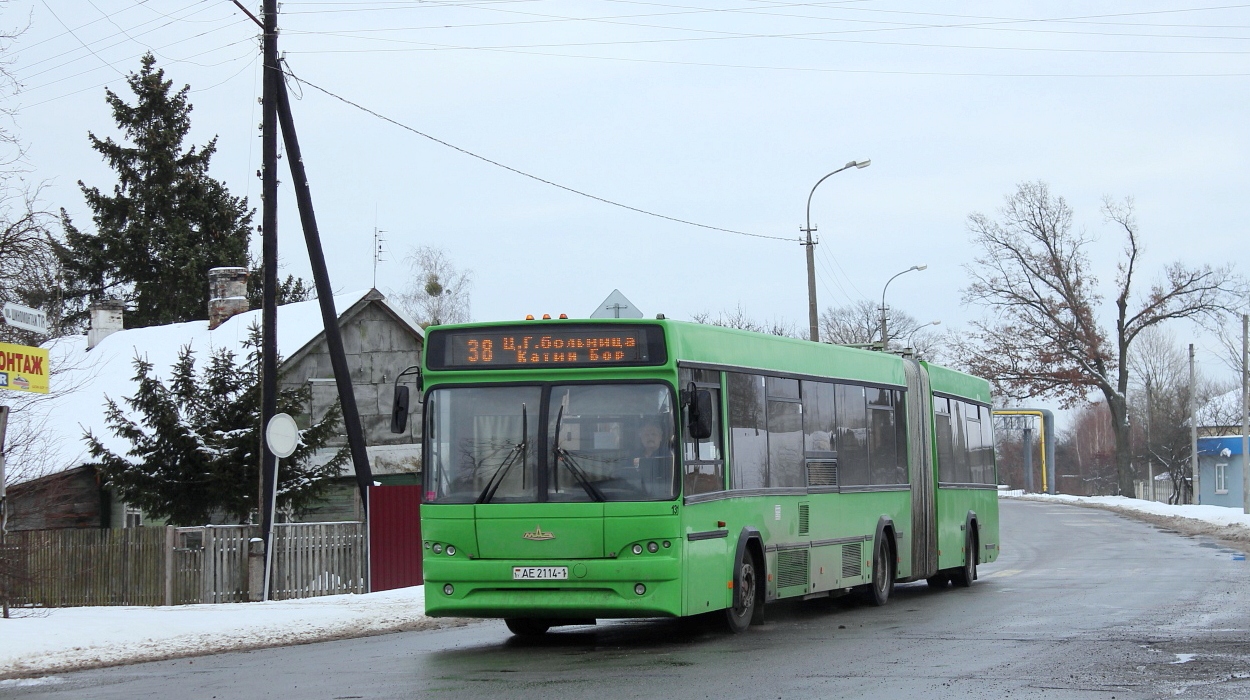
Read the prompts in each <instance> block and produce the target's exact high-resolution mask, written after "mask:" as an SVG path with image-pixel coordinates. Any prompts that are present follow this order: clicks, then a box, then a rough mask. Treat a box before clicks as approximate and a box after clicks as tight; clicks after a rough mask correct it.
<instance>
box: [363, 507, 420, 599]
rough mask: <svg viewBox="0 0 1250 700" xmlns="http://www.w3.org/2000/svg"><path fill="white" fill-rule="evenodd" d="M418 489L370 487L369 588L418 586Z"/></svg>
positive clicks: (384, 588)
mask: <svg viewBox="0 0 1250 700" xmlns="http://www.w3.org/2000/svg"><path fill="white" fill-rule="evenodd" d="M423 581H424V579H423V578H422V577H421V486H420V485H410V486H371V487H369V588H370V590H374V591H389V590H391V589H393V588H403V587H405V586H419V585H421V583H423Z"/></svg>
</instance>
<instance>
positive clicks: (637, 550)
mask: <svg viewBox="0 0 1250 700" xmlns="http://www.w3.org/2000/svg"><path fill="white" fill-rule="evenodd" d="M634 554H642V545H640V544H636V545H634Z"/></svg>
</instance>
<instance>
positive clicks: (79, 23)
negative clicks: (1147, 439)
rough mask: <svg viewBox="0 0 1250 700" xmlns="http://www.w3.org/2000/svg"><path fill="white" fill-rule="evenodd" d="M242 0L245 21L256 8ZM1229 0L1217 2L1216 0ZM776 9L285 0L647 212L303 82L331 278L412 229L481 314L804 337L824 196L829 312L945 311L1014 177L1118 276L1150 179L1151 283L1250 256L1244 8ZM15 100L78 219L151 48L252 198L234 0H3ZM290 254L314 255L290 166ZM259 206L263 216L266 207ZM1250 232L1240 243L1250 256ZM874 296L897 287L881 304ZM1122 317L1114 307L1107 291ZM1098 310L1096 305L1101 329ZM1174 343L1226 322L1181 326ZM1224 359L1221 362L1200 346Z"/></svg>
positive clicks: (377, 63)
mask: <svg viewBox="0 0 1250 700" xmlns="http://www.w3.org/2000/svg"><path fill="white" fill-rule="evenodd" d="M244 4H245V6H248V7H249V8H250V9H253V10H256V9H257V8H256V7H253V6H258V3H257V2H255V0H246V1H245V2H244ZM1217 5H1218V6H1217ZM935 7H937V6H935V5H934V4H933V3H922V2H901V1H899V2H888V1H887V2H871V1H859V2H855V1H846V2H786V1H784V0H665V1H662V2H660V1H656V2H653V1H649V0H583V1H582V2H573V1H571V0H480V1H467V0H426V1H424V2H417V1H411V0H360V1H357V2H328V1H315V0H314V1H307V2H293V1H288V2H284V3H282V12H281V14H280V19H279V23H280V26H281V27H282V30H283V31H282V34H281V37H280V40H279V45H280V47H281V50H282V51H284V52H285V53H286V57H287V61H288V65H289V67H290V69H291V70H292V71H293V72H294V73H295V74H296V75H297V76H299V77H301V78H304V79H306V80H307V81H310V82H311V83H314V84H316V85H318V86H320V87H322V88H324V89H326V90H328V91H330V92H333V93H336V94H338V95H340V96H342V97H344V98H346V99H349V100H352V101H354V102H357V103H359V104H360V105H362V106H364V107H367V108H369V109H372V110H374V111H376V112H378V113H380V114H382V115H385V116H386V117H389V118H391V119H393V120H395V121H397V122H400V123H402V124H405V125H407V126H409V127H412V128H413V129H416V130H419V131H422V132H424V133H426V134H429V135H431V136H434V137H437V138H439V139H442V140H444V141H446V142H448V143H451V144H454V145H456V146H459V147H461V148H464V149H467V150H470V151H473V152H475V153H478V154H481V155H483V156H485V157H488V158H491V159H494V160H496V161H499V162H501V163H504V164H507V165H509V166H512V167H514V168H517V169H520V170H523V171H526V172H528V173H532V174H534V175H536V176H539V177H542V178H545V179H548V180H551V181H554V182H557V183H560V184H562V185H566V186H568V187H572V188H575V189H579V190H582V191H585V192H588V193H591V194H594V195H597V196H600V197H604V198H607V199H611V200H614V201H617V202H620V203H623V204H627V205H629V206H632V207H637V208H640V209H645V210H649V211H653V212H656V213H660V214H664V215H666V216H671V217H676V218H680V219H685V220H689V221H693V222H698V223H702V224H707V225H709V226H714V227H720V228H726V229H733V230H737V231H743V232H749V233H754V234H760V235H763V236H776V237H781V238H785V239H789V240H771V239H765V238H755V237H747V236H741V235H735V234H731V233H724V232H717V231H712V230H708V229H702V228H697V227H693V226H688V225H683V224H679V223H674V222H672V221H667V220H664V219H659V218H654V217H650V216H645V215H642V214H639V213H636V212H633V211H628V210H625V209H622V208H618V207H614V206H609V205H606V204H603V203H601V202H598V201H594V200H591V199H587V198H584V197H579V196H577V195H574V194H570V193H569V192H566V191H563V190H560V189H557V188H554V187H551V186H549V185H544V184H541V183H539V182H535V181H534V180H530V179H526V178H524V177H522V176H519V175H517V174H514V173H512V172H508V171H506V170H503V169H500V168H498V167H495V166H492V165H489V164H487V163H484V162H482V161H480V160H475V159H473V158H470V157H468V156H466V155H464V154H462V153H459V152H457V151H454V150H451V149H449V148H447V147H446V146H443V145H439V144H437V143H434V142H432V141H430V140H427V139H425V138H422V137H420V136H418V135H416V134H414V133H411V132H409V131H405V130H403V129H401V128H398V127H396V126H394V125H393V124H389V123H386V122H384V121H381V120H380V119H378V118H377V117H375V116H371V115H370V114H367V113H365V112H363V111H361V110H359V109H357V108H355V107H351V106H349V105H346V104H344V103H343V102H340V101H337V100H335V99H333V98H331V97H329V96H327V95H326V94H323V93H321V92H319V91H317V90H315V89H313V88H311V87H307V86H305V87H303V88H302V89H301V88H300V87H298V86H293V90H294V91H295V93H296V94H299V93H300V92H302V99H299V100H297V101H296V102H294V104H293V110H294V118H295V121H296V125H297V128H298V130H299V135H300V140H301V145H302V147H303V151H304V154H305V162H306V165H307V167H308V172H309V177H310V179H311V182H312V193H313V197H314V201H315V205H316V208H317V215H318V220H319V223H320V226H321V231H322V236H323V241H324V244H325V248H326V252H327V257H328V262H329V266H330V274H331V279H332V281H333V284H334V286H335V288H336V289H338V290H350V289H357V288H364V287H368V286H369V285H370V284H371V276H372V274H373V268H372V251H371V242H372V232H373V228H374V226H375V223H376V225H377V226H378V227H379V228H381V229H384V230H385V231H386V232H387V233H386V234H385V236H386V256H385V261H384V262H382V263H381V264H380V266H379V267H378V271H377V275H378V287H380V288H382V289H383V291H388V292H390V291H395V290H398V289H400V288H402V286H403V285H404V282H405V272H406V268H405V266H404V264H403V259H404V256H405V255H406V253H407V252H408V251H409V250H410V249H411V248H412V247H414V246H417V245H433V246H438V247H441V248H444V249H445V250H446V251H447V252H448V253H449V255H450V256H451V257H452V258H453V259H454V260H455V261H456V262H457V263H458V264H459V265H461V266H463V267H467V268H470V269H471V270H472V271H473V275H474V280H475V282H474V291H473V317H474V318H475V319H476V320H494V319H512V318H521V317H523V316H524V315H525V314H527V313H534V314H542V313H544V312H546V313H551V314H553V315H554V314H558V313H561V312H565V313H568V314H570V315H571V316H575V317H576V316H586V315H589V314H590V313H591V311H593V310H594V309H595V307H596V305H597V304H598V303H599V302H600V300H602V299H603V298H604V297H606V296H607V295H608V293H609V292H611V291H612V289H613V288H619V289H620V290H621V291H622V292H623V293H624V294H625V295H626V296H627V297H629V298H630V299H631V300H633V301H634V302H635V303H636V304H637V305H638V306H639V307H640V308H641V309H642V310H643V311H644V312H645V313H646V314H648V315H653V314H655V313H660V312H662V313H665V314H667V315H668V316H669V317H670V318H689V317H690V316H691V315H692V314H695V313H699V312H705V311H706V312H712V313H713V314H715V313H716V312H719V311H721V310H724V309H731V308H733V307H735V306H737V305H739V304H741V306H742V308H743V309H744V310H745V311H746V312H747V313H748V314H750V315H752V316H754V317H757V318H761V319H772V318H777V319H782V320H788V321H792V322H794V324H795V326H796V327H797V328H799V329H802V328H804V327H805V326H806V309H807V306H806V304H807V301H806V276H805V266H804V257H803V249H802V247H801V246H799V245H798V244H797V238H798V236H799V227H800V226H801V225H802V224H803V221H804V207H805V203H806V200H807V196H808V192H809V191H810V190H811V187H812V185H813V184H814V183H815V182H816V181H817V180H818V179H820V177H821V176H823V175H825V174H826V173H827V172H829V171H831V170H834V169H836V168H837V167H839V166H841V165H842V164H844V163H846V162H847V161H849V160H856V159H865V158H871V159H872V166H871V167H869V168H866V169H863V170H855V169H852V170H849V171H846V172H843V173H840V174H838V175H836V176H834V177H833V178H831V179H829V180H828V181H826V182H825V183H824V184H822V185H821V186H820V189H818V190H817V192H816V194H815V197H814V199H813V201H812V221H813V222H814V223H815V224H817V226H818V229H819V230H818V236H819V238H820V245H819V246H817V273H818V284H817V289H818V297H819V303H820V306H821V308H822V309H823V308H825V307H827V306H829V305H843V304H847V303H849V302H850V301H851V300H855V299H861V298H869V299H876V300H879V299H880V295H881V289H882V285H883V284H884V283H885V281H886V280H887V279H888V278H889V277H890V276H891V275H893V274H894V273H896V272H899V271H901V270H903V269H906V268H907V267H910V266H912V265H916V264H922V263H923V264H927V265H928V266H929V267H928V270H926V271H924V272H914V273H911V274H909V275H906V276H904V277H901V278H899V279H898V280H896V281H895V282H894V283H893V284H892V285H891V286H890V294H889V296H890V303H891V305H893V306H896V307H901V308H903V309H905V310H906V311H908V312H909V313H911V314H912V315H914V316H916V317H917V318H918V319H920V320H922V321H928V320H941V321H942V323H943V325H942V327H943V328H944V329H956V330H957V329H959V328H960V327H962V326H964V324H965V323H966V321H967V320H968V319H969V318H972V317H975V316H977V315H979V314H980V313H981V312H980V310H979V309H976V308H968V307H964V306H961V303H960V298H961V294H960V290H961V287H962V286H963V285H964V284H965V282H966V275H965V273H964V270H963V267H962V266H963V265H964V264H966V263H968V262H969V261H970V260H971V258H972V257H973V256H974V254H975V251H974V249H973V247H972V245H971V243H970V241H969V234H968V229H967V223H966V221H967V216H968V214H969V213H971V212H974V211H981V212H985V213H992V212H994V210H995V209H996V208H997V207H999V206H1000V205H1001V203H1002V200H1003V197H1004V195H1006V194H1008V193H1010V192H1012V191H1013V190H1014V189H1015V186H1016V183H1018V182H1021V181H1025V180H1038V179H1040V180H1044V181H1046V182H1048V183H1049V184H1050V185H1051V187H1052V190H1053V191H1054V192H1055V193H1057V194H1060V195H1062V196H1064V197H1066V198H1067V200H1068V201H1069V203H1070V204H1071V205H1072V207H1073V208H1074V209H1075V212H1076V220H1077V221H1078V223H1079V225H1080V226H1083V227H1085V228H1086V229H1087V230H1088V231H1090V232H1091V233H1094V234H1096V235H1097V236H1098V237H1099V240H1098V242H1097V244H1096V245H1095V248H1094V250H1093V251H1092V253H1093V255H1094V264H1095V267H1096V270H1097V272H1098V275H1099V277H1100V279H1102V280H1103V281H1105V282H1111V281H1112V279H1113V278H1114V274H1115V261H1116V254H1117V252H1118V251H1119V250H1120V247H1121V245H1122V239H1121V238H1120V237H1118V236H1117V235H1116V233H1115V230H1114V229H1113V228H1112V227H1110V226H1107V225H1106V224H1105V223H1104V222H1103V220H1102V217H1101V215H1100V213H1099V205H1100V202H1101V200H1102V198H1103V197H1104V196H1105V195H1110V196H1113V197H1116V198H1122V197H1125V196H1132V197H1134V198H1135V199H1136V203H1137V210H1138V218H1139V221H1140V224H1141V231H1142V235H1143V239H1144V242H1145V245H1146V255H1145V257H1144V261H1143V269H1144V270H1145V271H1147V272H1148V276H1154V274H1155V272H1156V271H1158V270H1159V269H1161V267H1162V266H1163V265H1164V264H1166V263H1167V262H1170V261H1173V260H1183V261H1185V262H1187V263H1191V264H1199V263H1214V264H1223V263H1226V262H1231V263H1235V264H1236V265H1237V266H1238V267H1239V269H1240V271H1241V272H1243V273H1244V272H1245V271H1246V263H1247V259H1246V258H1247V254H1246V252H1245V251H1246V246H1245V244H1244V241H1245V224H1244V222H1246V220H1247V218H1248V217H1247V214H1248V213H1250V212H1248V211H1247V210H1248V208H1250V200H1248V199H1247V197H1246V196H1245V193H1246V191H1247V185H1248V184H1250V182H1248V179H1250V171H1248V169H1247V166H1246V163H1247V161H1248V158H1247V156H1248V155H1250V154H1248V153H1247V128H1246V123H1247V109H1246V106H1247V101H1248V100H1250V91H1248V90H1247V87H1248V82H1250V81H1248V78H1250V60H1248V58H1250V5H1220V4H1217V3H1210V2H1207V3H1204V2H1200V1H1198V0H1190V1H1188V2H1182V1H1180V0H1174V1H1173V2H1137V3H1131V4H1130V3H1123V2H1106V1H1096V2H1089V1H1086V2H1056V3H1048V4H1041V3H1001V2H954V3H942V4H941V5H940V9H941V13H940V14H938V13H935V12H934V11H933V9H934V8H935ZM3 17H4V18H5V20H6V21H5V24H6V25H7V26H19V25H25V24H26V23H27V21H28V19H29V29H27V30H26V32H25V33H24V34H22V35H21V36H20V37H19V38H18V39H17V40H16V41H15V42H14V43H13V44H12V46H11V47H10V48H9V50H8V51H7V55H8V56H9V57H10V58H11V60H12V64H11V65H10V70H11V71H12V72H13V74H14V75H15V76H16V77H17V78H18V79H19V80H20V81H21V83H22V91H21V92H20V94H18V95H17V96H16V97H14V98H11V99H10V100H9V104H10V105H12V106H14V107H15V108H16V109H17V117H16V119H17V131H18V133H19V134H20V136H21V137H22V138H23V140H24V141H25V142H26V143H27V144H28V146H29V154H28V161H29V166H30V169H31V177H32V179H33V180H35V181H42V182H46V183H47V187H46V189H44V191H43V195H44V201H45V204H46V205H48V206H49V207H53V208H58V207H64V208H65V209H67V210H68V211H69V213H70V214H71V215H72V216H73V217H74V219H75V221H76V222H77V223H78V224H79V225H80V226H84V225H88V224H89V220H90V217H89V213H88V211H87V209H86V207H85V206H84V204H83V199H82V196H81V194H80V192H79V191H78V188H77V184H76V183H77V181H78V180H80V179H81V180H83V181H84V182H86V183H87V184H88V185H93V186H100V187H102V188H107V187H111V186H112V184H113V182H114V179H113V177H112V173H111V172H110V171H109V170H108V169H107V168H106V167H105V166H104V164H103V163H102V162H101V160H100V158H99V157H98V155H97V154H96V153H95V152H94V151H92V150H91V149H90V147H89V144H88V142H87V131H88V130H91V131H93V132H94V133H96V134H97V135H100V136H103V135H106V134H113V133H114V127H113V122H112V119H111V115H110V113H109V110H108V108H107V105H106V104H105V102H104V99H103V98H104V88H105V86H108V87H110V88H112V89H113V90H115V91H118V92H121V93H122V94H123V95H124V96H129V94H130V93H129V91H128V90H127V88H126V86H125V83H124V79H123V76H124V74H126V73H128V72H130V71H133V70H137V68H138V65H139V57H140V56H141V55H142V53H144V52H145V51H148V50H151V51H153V52H154V53H155V54H156V55H157V58H158V66H160V67H163V68H164V69H165V71H166V74H167V76H168V77H169V78H171V79H172V80H173V81H174V82H175V85H176V86H181V85H183V84H190V85H191V88H192V91H191V101H192V103H193V104H194V106H195V110H194V112H193V114H192V121H193V129H192V134H191V139H190V140H191V142H192V143H195V144H202V143H204V142H205V141H206V140H208V139H209V138H211V137H213V136H214V135H216V136H217V137H218V139H219V140H218V155H217V156H216V158H215V160H214V164H213V174H214V175H215V176H216V177H217V178H219V179H221V180H224V181H225V183H226V184H227V186H228V187H229V188H230V189H231V190H232V192H234V193H235V194H239V195H247V196H248V197H249V199H250V201H251V203H252V204H253V205H254V206H259V204H260V202H259V196H258V194H259V190H260V183H259V180H258V179H257V178H256V175H255V174H256V171H257V170H258V168H259V163H260V140H259V138H258V135H259V131H258V130H257V124H258V123H259V121H260V108H259V105H258V104H257V98H258V97H259V95H260V80H259V77H260V61H259V56H258V49H259V41H258V37H257V27H256V26H255V25H254V24H253V23H252V22H251V21H250V20H249V19H247V18H246V17H245V16H244V14H243V13H242V12H241V11H240V10H239V9H238V8H236V7H235V6H234V5H233V4H232V3H231V2H230V0H199V1H197V0H161V1H159V2H158V1H157V0H148V1H147V2H141V1H139V0H46V2H45V0H34V1H33V2H32V1H31V0H10V2H9V3H8V5H7V6H6V7H5V8H4V10H3ZM281 177H282V179H283V181H284V182H283V185H282V187H283V198H282V201H281V202H280V206H281V213H280V232H281V234H280V235H281V243H280V246H281V251H282V252H281V255H282V261H283V264H284V266H285V271H287V272H292V273H295V274H298V275H304V276H308V275H309V272H308V269H309V268H308V262H307V256H306V254H305V252H304V249H303V241H302V237H301V234H300V229H299V221H298V217H297V213H296V209H295V206H294V199H293V197H292V195H291V190H290V188H289V180H290V178H289V173H287V172H286V170H285V164H283V171H282V175H281ZM257 221H258V222H259V216H257ZM1239 244H1240V245H1239ZM877 303H879V301H878V302H877ZM1108 310H1110V309H1108ZM1107 320H1108V322H1109V321H1110V318H1108V319H1107ZM1174 330H1175V332H1176V335H1177V341H1178V343H1187V342H1191V341H1193V340H1197V342H1199V344H1200V346H1201V347H1203V348H1204V349H1206V350H1214V349H1215V348H1216V347H1217V346H1216V343H1215V342H1214V341H1213V340H1212V339H1211V338H1207V337H1200V336H1197V335H1195V334H1194V333H1193V331H1192V329H1191V328H1190V327H1188V326H1177V327H1176V328H1175V329H1174ZM1200 358H1201V360H1202V362H1203V364H1204V366H1206V367H1208V368H1209V369H1210V370H1211V371H1213V372H1216V373H1218V372H1220V371H1223V370H1222V369H1221V367H1220V366H1219V363H1218V360H1217V359H1216V357H1215V355H1213V354H1211V353H1210V352H1204V354H1202V355H1201V356H1200Z"/></svg>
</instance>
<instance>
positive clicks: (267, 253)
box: [256, 0, 280, 600]
mask: <svg viewBox="0 0 1250 700" xmlns="http://www.w3.org/2000/svg"><path fill="white" fill-rule="evenodd" d="M263 22H264V26H263V30H264V34H263V38H262V40H261V44H262V53H263V55H264V69H263V71H262V79H263V87H262V92H261V113H262V117H261V212H262V213H261V261H262V270H263V272H262V292H261V298H262V301H261V309H262V311H261V350H260V356H261V367H260V376H261V383H260V396H261V398H260V425H261V429H260V431H259V432H260V449H261V468H260V473H261V477H260V478H261V491H262V493H261V500H260V503H258V504H256V505H257V508H258V509H259V510H260V512H261V519H260V528H261V538H263V539H264V540H265V542H269V541H270V537H269V532H270V529H271V528H272V527H273V521H274V515H275V514H274V513H273V512H272V509H271V508H270V507H269V504H270V503H272V502H273V495H274V494H275V493H276V492H277V488H278V482H277V471H278V460H277V458H276V457H274V454H273V452H271V451H270V450H269V446H268V445H267V444H265V437H264V433H265V427H266V426H268V425H269V420H270V419H271V418H273V416H274V414H275V413H277V411H278V81H279V80H280V75H279V72H278V0H264V5H263ZM268 595H269V592H268V591H265V600H268V599H269V598H268Z"/></svg>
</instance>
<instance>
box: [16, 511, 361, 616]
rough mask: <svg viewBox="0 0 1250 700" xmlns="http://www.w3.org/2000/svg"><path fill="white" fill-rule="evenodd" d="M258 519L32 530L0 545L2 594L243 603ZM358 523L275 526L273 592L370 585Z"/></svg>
mask: <svg viewBox="0 0 1250 700" xmlns="http://www.w3.org/2000/svg"><path fill="white" fill-rule="evenodd" d="M259 534H260V528H259V527H257V526H254V525H225V526H204V527H179V528H175V527H168V528H161V527H139V528H127V529H121V530H31V531H25V532H14V533H9V534H8V535H7V539H6V540H5V543H4V544H3V545H0V550H3V551H0V595H3V594H4V592H5V590H6V589H7V591H8V598H9V601H10V604H11V605H26V606H40V607H68V606H78V605H162V604H164V605H181V604H186V603H235V602H243V601H247V600H249V599H250V598H251V597H254V596H255V595H256V593H255V591H259V590H260V589H261V586H260V584H259V582H256V584H257V585H255V586H253V585H251V584H252V583H253V582H252V581H250V580H249V579H250V576H249V571H250V568H251V567H249V561H248V543H249V541H250V540H251V539H252V538H253V537H258V536H259ZM367 569H368V549H367V540H366V537H365V530H364V524H363V523H358V522H347V523H287V524H282V523H280V524H278V525H275V526H274V571H273V581H272V587H271V589H270V590H271V591H272V592H273V594H272V595H271V597H272V598H274V599H278V600H281V599H290V598H307V597H312V596H322V595H333V594H338V593H364V592H366V591H367V590H368V587H367V585H368V584H367V581H366V578H365V571H366V570H367Z"/></svg>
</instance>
